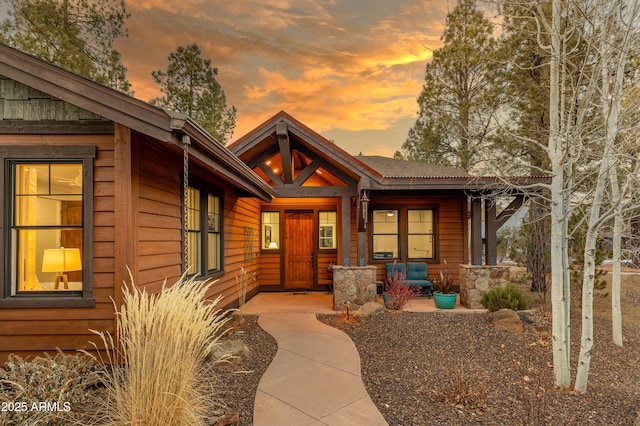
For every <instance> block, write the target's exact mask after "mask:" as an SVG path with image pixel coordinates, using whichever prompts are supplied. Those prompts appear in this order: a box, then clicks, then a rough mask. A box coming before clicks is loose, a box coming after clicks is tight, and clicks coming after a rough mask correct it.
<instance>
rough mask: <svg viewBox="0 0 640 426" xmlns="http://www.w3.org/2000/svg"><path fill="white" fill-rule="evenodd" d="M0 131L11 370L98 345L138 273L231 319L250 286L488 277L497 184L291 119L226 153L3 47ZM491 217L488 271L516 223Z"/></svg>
mask: <svg viewBox="0 0 640 426" xmlns="http://www.w3.org/2000/svg"><path fill="white" fill-rule="evenodd" d="M0 117H1V118H2V120H0V168H2V171H1V172H0V180H1V182H0V185H1V186H2V188H3V196H2V197H1V200H0V210H1V211H2V228H1V230H0V236H1V238H2V244H1V245H0V259H2V261H3V269H2V274H0V362H1V361H3V360H5V359H6V357H7V355H8V354H9V353H17V354H19V355H21V356H30V355H36V354H39V353H42V351H52V350H54V349H55V348H57V347H59V348H61V349H63V350H76V349H90V348H91V346H90V345H89V341H90V340H94V341H96V342H97V343H99V342H98V339H96V338H95V337H94V335H93V334H92V333H91V332H90V331H89V330H90V329H95V330H102V331H109V332H113V331H114V329H115V318H114V306H113V304H114V303H115V304H116V306H119V304H120V303H121V301H122V291H123V290H122V283H123V282H125V281H126V282H128V281H129V280H130V279H129V271H130V273H131V276H132V277H133V278H134V280H135V285H136V286H138V287H144V288H145V289H147V290H148V291H150V292H158V291H159V290H160V289H161V288H162V285H163V283H164V282H165V280H166V281H167V282H168V283H173V282H174V281H175V280H177V279H178V278H179V277H180V276H181V275H182V274H183V273H185V272H187V273H189V274H199V275H200V276H202V277H205V278H211V279H216V280H218V281H217V282H216V283H215V285H214V286H213V287H212V288H211V294H210V296H212V297H213V296H216V295H222V296H224V299H223V303H224V305H226V306H234V305H235V306H237V303H238V293H237V289H236V276H237V275H238V274H240V273H241V270H244V271H246V272H247V274H248V275H249V276H250V277H251V278H253V279H252V280H251V281H250V285H249V288H248V295H247V297H248V298H250V297H252V296H253V295H255V294H256V293H257V292H259V291H288V290H292V289H296V290H298V289H308V290H325V289H328V288H330V286H331V283H332V277H331V271H330V269H331V268H330V266H331V265H332V264H333V265H335V264H340V265H375V266H376V268H377V270H376V271H377V272H376V275H377V276H376V279H377V280H378V281H382V280H383V275H384V265H385V264H386V263H388V262H393V261H394V260H399V261H419V262H426V263H428V265H429V271H430V274H431V275H435V274H437V273H438V271H440V270H442V269H443V267H444V262H445V260H446V261H447V263H448V265H449V269H450V271H451V272H452V275H453V277H454V278H458V269H457V265H460V264H467V263H469V259H473V262H472V263H474V264H481V263H483V260H482V256H483V247H482V226H483V225H482V223H483V221H482V220H481V216H482V199H483V198H486V197H488V196H491V189H492V187H494V186H495V185H496V182H495V180H491V179H489V180H487V179H479V178H475V177H472V176H469V175H467V174H466V173H464V172H461V171H460V170H457V169H453V168H447V167H439V166H432V165H426V164H419V163H412V162H407V161H402V160H395V159H389V158H382V157H367V156H352V155H350V154H348V153H346V152H345V151H343V150H342V149H340V148H339V147H338V146H337V145H335V144H333V143H331V142H330V141H328V140H326V139H325V138H323V137H322V136H320V135H319V134H317V133H316V132H314V131H313V130H311V129H310V128H308V127H307V126H305V125H304V124H302V123H301V122H300V121H298V120H296V119H295V118H293V117H292V116H290V115H289V114H287V113H285V112H280V113H278V114H276V115H275V116H273V117H272V118H270V119H269V120H267V121H266V122H265V123H263V124H262V125H260V126H258V127H257V128H256V129H255V130H253V131H251V132H250V133H248V134H247V135H245V136H243V137H242V138H240V139H239V140H237V141H236V142H235V143H233V144H232V145H231V146H229V147H228V148H225V147H224V146H222V145H220V144H219V143H218V142H217V141H215V140H214V139H213V138H212V137H211V136H210V135H209V134H208V133H207V132H206V131H204V130H203V129H202V128H200V127H199V126H198V124H197V123H195V122H193V121H192V120H191V119H190V118H189V117H187V116H185V115H183V114H178V113H174V112H169V111H165V110H163V109H160V108H157V107H155V106H152V105H149V104H147V103H146V102H143V101H140V100H137V99H135V98H132V97H130V96H127V95H125V94H122V93H120V92H117V91H115V90H112V89H109V88H106V87H104V86H101V85H99V84H96V83H94V82H92V81H90V80H87V79H84V78H82V77H79V76H77V75H74V74H72V73H69V72H67V71H64V70H62V69H60V68H58V67H55V66H53V65H50V64H47V63H45V62H42V61H40V60H38V59H35V58H33V57H31V56H29V55H26V54H23V53H20V52H18V51H16V50H13V49H11V48H9V47H6V46H2V45H0ZM521 200H522V197H521V196H520V197H516V198H515V200H514V203H512V207H513V208H515V207H517V205H518V203H519V202H521ZM493 206H494V204H492V203H486V204H485V211H484V217H485V222H484V223H486V225H485V228H486V229H485V234H486V249H485V250H484V253H485V254H484V256H485V257H486V260H485V263H487V264H494V263H495V257H496V247H495V233H496V229H497V227H499V225H500V224H501V223H503V222H504V221H505V220H506V218H507V216H508V215H509V214H508V212H509V211H510V210H509V209H505V212H506V213H505V212H503V214H501V216H498V217H496V212H495V207H493ZM512 210H513V209H512ZM469 212H470V213H469ZM469 219H471V221H470V222H469ZM469 223H471V226H470V227H469V225H468V224H469ZM469 240H470V241H471V245H470V246H469V244H468V241H469ZM469 247H470V248H469ZM292 303H295V302H292Z"/></svg>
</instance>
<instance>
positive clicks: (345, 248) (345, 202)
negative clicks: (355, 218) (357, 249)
mask: <svg viewBox="0 0 640 426" xmlns="http://www.w3.org/2000/svg"><path fill="white" fill-rule="evenodd" d="M341 237H342V242H341V244H340V247H342V250H341V253H340V257H341V259H340V260H339V261H338V262H339V263H340V264H342V265H344V266H350V265H351V196H349V195H343V196H342V235H341Z"/></svg>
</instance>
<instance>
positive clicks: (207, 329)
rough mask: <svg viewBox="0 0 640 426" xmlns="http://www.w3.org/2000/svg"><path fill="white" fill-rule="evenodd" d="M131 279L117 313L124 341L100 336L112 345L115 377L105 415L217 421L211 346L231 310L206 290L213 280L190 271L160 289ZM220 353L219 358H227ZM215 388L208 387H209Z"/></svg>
mask: <svg viewBox="0 0 640 426" xmlns="http://www.w3.org/2000/svg"><path fill="white" fill-rule="evenodd" d="M131 281H132V284H131V286H129V285H126V284H125V291H124V299H123V304H122V306H121V307H120V310H119V311H118V310H117V308H116V316H117V319H118V321H117V329H116V331H117V336H118V342H117V343H116V344H114V340H113V338H112V336H111V335H109V334H105V333H101V332H97V331H93V332H94V333H95V334H97V335H99V336H100V337H101V339H102V341H103V343H104V345H105V347H107V348H110V349H109V350H108V351H107V356H108V360H107V361H108V363H109V364H110V365H112V366H114V367H113V368H108V369H105V370H104V372H105V374H106V375H107V376H108V377H107V379H106V380H105V381H106V384H107V397H106V401H105V402H106V405H105V407H104V416H105V420H106V421H107V422H109V423H111V424H118V425H120V424H130V425H166V426H171V425H190V426H195V425H202V424H205V422H207V421H210V420H211V419H212V417H213V414H214V413H211V412H210V411H211V407H212V406H213V404H212V401H211V400H210V399H209V398H208V395H206V394H203V392H205V390H207V391H208V390H209V389H210V388H211V385H210V384H207V383H200V382H206V381H205V380H202V378H203V377H204V375H203V374H202V373H203V369H204V367H205V364H206V362H207V361H208V358H209V357H210V355H211V354H212V350H213V349H214V348H215V347H216V346H217V345H218V341H219V339H220V337H221V336H222V335H223V334H224V331H222V327H223V325H224V324H225V323H227V321H228V320H229V319H230V316H229V315H228V312H229V311H226V312H222V311H221V310H219V309H216V305H217V303H218V302H219V301H220V299H221V297H218V298H217V299H215V300H214V301H213V302H211V301H208V300H206V293H207V291H208V290H209V288H210V287H211V285H212V284H213V282H209V283H207V282H199V281H196V280H195V279H193V278H192V279H186V278H185V277H184V276H183V277H182V278H181V279H180V280H178V282H176V283H175V284H174V285H173V286H171V287H167V286H166V282H165V284H164V285H163V288H162V291H161V292H160V293H158V294H149V293H147V292H146V291H145V290H144V289H142V290H141V289H139V288H137V287H135V285H134V284H133V279H132V280H131ZM228 358H229V355H228V354H222V355H218V359H217V360H214V362H220V361H224V360H227V359H228ZM207 393H208V392H207Z"/></svg>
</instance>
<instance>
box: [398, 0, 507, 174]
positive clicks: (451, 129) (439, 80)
mask: <svg viewBox="0 0 640 426" xmlns="http://www.w3.org/2000/svg"><path fill="white" fill-rule="evenodd" d="M492 33H493V26H492V24H491V23H490V22H489V21H488V20H487V19H486V18H485V17H484V15H483V14H482V12H480V11H479V10H478V9H477V8H476V3H475V0H460V3H459V4H458V6H456V8H455V9H454V10H453V11H452V12H451V13H450V14H449V15H447V20H446V29H445V31H444V34H443V35H442V40H443V42H444V44H443V46H442V47H441V48H440V49H437V50H434V51H433V59H432V61H431V62H430V63H429V64H427V67H426V73H425V84H424V86H423V88H422V92H421V93H420V96H419V97H418V105H419V106H420V111H419V117H418V119H417V121H416V123H415V125H414V127H413V128H412V129H411V131H410V133H409V137H408V138H407V141H406V142H405V143H404V144H403V146H402V148H403V151H404V152H405V154H406V156H407V157H408V158H412V159H418V160H421V161H426V162H432V163H438V164H444V165H455V166H458V167H461V168H463V169H465V170H470V169H472V168H473V167H474V166H475V165H476V164H477V163H478V161H480V159H481V156H480V151H481V150H483V149H487V148H488V135H489V131H490V123H491V119H492V117H493V114H494V113H495V111H496V108H497V105H498V103H497V101H496V98H495V96H493V91H492V85H491V79H492V77H491V76H492V72H493V68H494V67H493V63H492V59H491V58H492V57H493V56H494V53H495V47H496V43H495V40H494V39H493V37H492Z"/></svg>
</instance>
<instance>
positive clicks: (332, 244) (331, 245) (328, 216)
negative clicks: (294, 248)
mask: <svg viewBox="0 0 640 426" xmlns="http://www.w3.org/2000/svg"><path fill="white" fill-rule="evenodd" d="M336 225H337V212H335V211H327V212H319V213H318V228H319V229H318V245H319V246H320V248H321V249H335V248H336Z"/></svg>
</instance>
